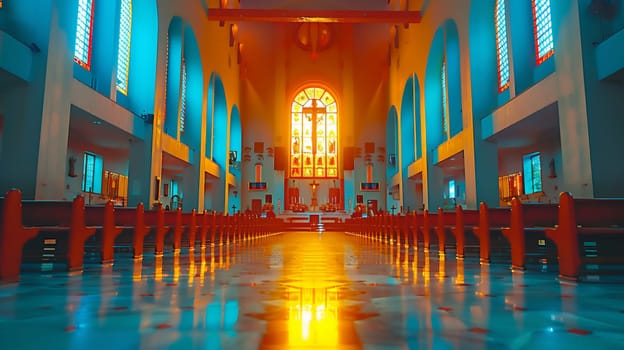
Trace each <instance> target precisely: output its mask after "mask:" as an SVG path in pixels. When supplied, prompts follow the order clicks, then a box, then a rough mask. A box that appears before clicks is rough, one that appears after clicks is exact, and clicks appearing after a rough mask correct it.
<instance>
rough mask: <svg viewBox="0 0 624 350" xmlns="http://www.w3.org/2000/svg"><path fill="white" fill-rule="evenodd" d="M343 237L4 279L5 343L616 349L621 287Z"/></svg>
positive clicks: (32, 270) (149, 257)
mask: <svg viewBox="0 0 624 350" xmlns="http://www.w3.org/2000/svg"><path fill="white" fill-rule="evenodd" d="M454 256H455V254H453V253H447V254H446V256H445V258H444V257H442V258H441V257H440V256H438V254H437V253H433V252H432V253H426V252H424V251H423V249H418V250H414V249H413V248H412V247H410V248H405V247H398V246H396V245H390V244H386V243H384V242H381V241H378V240H373V239H370V238H363V237H358V236H354V235H351V234H348V233H346V232H324V233H317V232H289V233H284V234H280V235H275V236H272V237H268V238H261V239H257V240H248V241H240V242H239V243H237V244H223V245H219V246H212V247H210V246H209V247H207V248H205V249H203V250H199V249H197V250H196V251H193V250H188V249H186V248H183V249H182V250H181V252H180V253H179V254H175V255H174V254H173V253H172V252H171V251H166V252H165V254H164V256H162V257H158V256H155V255H154V254H145V255H144V257H143V259H142V260H133V259H132V255H131V253H124V252H116V254H115V263H114V264H112V265H102V264H100V262H99V261H96V259H89V258H88V256H87V257H86V259H85V267H84V270H83V271H82V272H80V273H72V272H69V273H68V272H62V271H60V270H58V269H54V268H53V269H52V270H50V271H41V270H40V268H39V266H35V265H26V266H23V267H22V273H21V277H20V282H19V283H15V284H4V285H0V338H1V339H2V342H3V343H2V344H3V345H2V348H5V349H41V348H49V349H87V348H88V349H92V350H96V349H137V348H142V349H255V348H260V349H281V348H312V349H317V348H340V349H359V348H365V349H408V348H409V349H485V348H487V349H556V348H565V349H587V348H594V349H619V348H621V347H622V344H624V326H623V325H622V320H623V319H624V302H623V301H622V299H621V296H622V295H624V284H621V283H609V282H606V281H602V282H600V283H587V282H585V283H578V284H576V283H566V282H562V281H560V280H559V279H558V278H557V276H558V273H557V271H558V269H557V268H556V266H552V265H543V264H530V265H528V266H527V270H526V271H523V272H512V271H511V270H509V261H506V262H505V261H500V260H497V259H494V260H493V262H492V263H491V264H489V265H485V264H484V265H482V264H479V262H478V260H477V259H476V258H472V257H471V256H469V257H467V258H466V259H465V260H456V259H455V258H454Z"/></svg>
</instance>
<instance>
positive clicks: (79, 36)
mask: <svg viewBox="0 0 624 350" xmlns="http://www.w3.org/2000/svg"><path fill="white" fill-rule="evenodd" d="M92 29H93V0H78V19H77V21H76V43H75V46H74V62H76V63H78V64H79V65H80V66H82V67H83V68H85V69H86V70H90V69H91V36H92Z"/></svg>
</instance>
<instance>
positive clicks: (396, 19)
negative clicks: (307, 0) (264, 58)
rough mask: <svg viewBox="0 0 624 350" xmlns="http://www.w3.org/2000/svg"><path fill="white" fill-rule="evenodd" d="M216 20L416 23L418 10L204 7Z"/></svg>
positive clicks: (419, 17)
mask: <svg viewBox="0 0 624 350" xmlns="http://www.w3.org/2000/svg"><path fill="white" fill-rule="evenodd" d="M207 16H208V20H211V21H219V22H324V23H403V24H409V23H420V20H421V13H420V11H358V10H295V9H291V10H286V9H226V8H211V9H208V15H207Z"/></svg>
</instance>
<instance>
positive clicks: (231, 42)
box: [230, 23, 238, 47]
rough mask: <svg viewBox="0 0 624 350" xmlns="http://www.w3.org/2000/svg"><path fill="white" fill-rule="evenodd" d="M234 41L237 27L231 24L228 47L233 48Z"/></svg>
mask: <svg viewBox="0 0 624 350" xmlns="http://www.w3.org/2000/svg"><path fill="white" fill-rule="evenodd" d="M236 39H238V25H237V24H236V23H233V24H230V47H233V46H234V43H235V42H236Z"/></svg>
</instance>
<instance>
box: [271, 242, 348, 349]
mask: <svg viewBox="0 0 624 350" xmlns="http://www.w3.org/2000/svg"><path fill="white" fill-rule="evenodd" d="M290 237H292V239H289V238H290ZM290 237H289V236H285V237H284V239H283V242H284V245H283V246H282V247H280V249H278V250H276V251H275V252H273V254H272V255H273V256H274V257H275V258H278V257H279V258H280V259H279V260H280V262H281V261H283V262H284V264H283V270H282V271H283V275H282V276H281V278H280V280H281V281H282V283H280V285H281V286H280V287H279V293H280V295H282V302H280V311H277V313H278V314H279V315H284V316H286V317H287V320H286V322H285V323H284V322H283V321H282V319H281V318H278V319H276V321H272V320H273V319H275V318H274V317H270V318H269V320H270V321H269V325H268V326H267V334H266V336H265V340H266V341H267V342H268V343H270V344H268V343H267V344H266V345H267V346H269V347H273V346H274V347H276V348H310V349H318V348H337V347H339V346H340V345H344V344H347V343H349V344H358V335H357V334H356V332H355V327H354V326H353V321H354V319H353V316H347V317H345V316H344V315H346V314H347V313H349V312H350V310H349V309H344V310H342V308H344V305H343V303H342V301H341V296H342V295H341V293H342V291H343V288H344V286H345V285H348V283H349V282H348V277H347V275H346V273H345V268H344V258H343V257H342V255H341V253H342V252H343V249H344V248H343V247H344V245H343V243H342V242H341V241H340V240H341V239H342V237H340V238H339V237H337V236H332V238H326V237H320V236H318V237H317V236H316V234H314V236H313V237H312V236H308V237H305V238H303V241H305V242H303V241H302V237H301V236H299V237H296V236H290ZM294 247H297V248H296V249H295V248H294ZM337 253H338V254H337ZM295 254H296V255H295ZM286 262H287V263H286ZM279 266H282V265H281V263H280V265H279ZM273 307H275V305H274V304H273V305H271V307H270V308H268V309H267V312H268V313H269V314H270V313H272V312H275V311H271V310H272V308H273ZM282 308H283V309H282ZM341 315H342V317H340V316H341Z"/></svg>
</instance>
